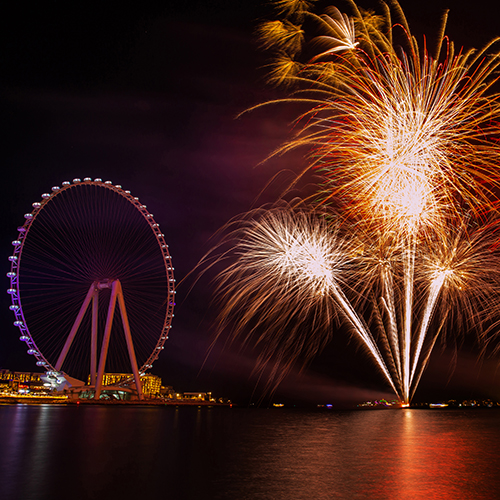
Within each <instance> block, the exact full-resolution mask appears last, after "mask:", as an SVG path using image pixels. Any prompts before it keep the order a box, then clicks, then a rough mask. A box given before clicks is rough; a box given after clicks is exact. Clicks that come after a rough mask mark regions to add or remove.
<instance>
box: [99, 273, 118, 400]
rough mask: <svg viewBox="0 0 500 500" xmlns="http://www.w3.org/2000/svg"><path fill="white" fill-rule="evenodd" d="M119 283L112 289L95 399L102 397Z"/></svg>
mask: <svg viewBox="0 0 500 500" xmlns="http://www.w3.org/2000/svg"><path fill="white" fill-rule="evenodd" d="M118 287H119V282H118V281H114V282H113V285H112V289H111V297H110V299H109V306H108V316H107V318H106V327H105V329H104V337H103V339H102V348H101V356H100V357H99V370H98V371H97V380H96V386H95V394H94V399H99V398H100V397H101V390H102V377H103V375H104V368H105V366H106V357H107V356H108V347H109V337H110V335H111V327H112V326H113V316H114V314H115V306H116V296H117V294H118Z"/></svg>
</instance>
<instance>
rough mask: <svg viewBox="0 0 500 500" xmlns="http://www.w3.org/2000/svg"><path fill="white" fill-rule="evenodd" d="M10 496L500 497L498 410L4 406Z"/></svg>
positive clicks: (1, 420)
mask: <svg viewBox="0 0 500 500" xmlns="http://www.w3.org/2000/svg"><path fill="white" fill-rule="evenodd" d="M0 457H1V462H0V498H1V499H2V500H45V499H54V500H59V499H66V498H67V499H71V500H79V499H82V500H83V499H85V500H87V499H115V498H116V499H121V500H127V499H138V498H148V499H150V498H151V499H170V500H172V499H173V500H176V499H182V500H183V499H237V500H244V499H248V500H253V499H273V500H274V499H276V500H280V499H283V500H284V499H287V500H288V499H292V500H293V499H304V500H305V499H307V500H310V499H349V500H351V499H365V498H367V499H388V498H389V499H392V498H397V499H498V498H500V477H499V471H500V410H493V409H491V410H463V411H461V410H380V411H352V412H335V411H302V410H287V409H238V408H211V409H210V408H188V407H180V408H177V409H176V408H173V407H156V408H154V407H153V408H148V407H105V406H97V407H93V406H79V407H72V406H50V405H43V406H28V405H12V406H0Z"/></svg>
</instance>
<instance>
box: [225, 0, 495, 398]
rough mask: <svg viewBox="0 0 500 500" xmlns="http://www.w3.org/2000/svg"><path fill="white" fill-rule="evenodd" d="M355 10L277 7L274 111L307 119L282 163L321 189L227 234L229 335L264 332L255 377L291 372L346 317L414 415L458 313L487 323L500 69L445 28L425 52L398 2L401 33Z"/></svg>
mask: <svg viewBox="0 0 500 500" xmlns="http://www.w3.org/2000/svg"><path fill="white" fill-rule="evenodd" d="M351 6H352V10H353V15H352V17H349V16H348V15H346V14H344V13H341V12H340V11H338V10H337V9H336V8H330V10H329V11H327V13H325V14H323V15H321V16H318V15H316V14H313V13H312V12H310V11H309V10H308V9H309V7H310V5H309V3H308V2H297V1H293V2H286V1H284V0H282V1H280V2H278V7H279V9H280V12H281V14H282V16H283V18H282V19H280V20H277V21H272V22H269V23H266V24H264V25H263V27H262V29H261V30H260V35H261V36H262V37H264V41H263V43H262V46H263V47H264V48H266V49H271V50H272V49H273V48H275V49H276V57H277V63H276V65H275V66H274V67H273V70H272V72H271V80H272V81H273V82H274V83H276V84H286V86H287V87H288V88H292V89H293V93H292V94H291V96H290V97H288V98H286V99H284V101H283V102H286V103H290V102H291V101H299V102H302V103H304V104H307V105H308V107H309V109H308V110H307V111H306V112H305V113H303V114H301V115H300V116H298V118H297V122H296V130H299V132H298V134H297V135H296V136H295V137H294V138H293V139H292V140H290V141H289V142H288V143H286V144H284V145H283V146H282V147H281V148H279V150H278V151H276V152H275V154H283V153H285V152H288V151H292V150H295V149H298V148H304V147H306V148H307V149H308V164H307V167H306V170H311V169H312V170H315V171H316V173H317V174H319V175H320V176H321V179H322V181H321V182H319V183H318V186H317V190H318V194H319V195H320V196H319V202H317V203H315V204H314V205H313V206H312V207H311V203H310V202H309V204H308V205H307V206H308V207H309V209H310V210H311V213H308V212H307V211H306V210H305V209H304V208H303V209H302V210H297V209H295V210H294V209H291V208H290V207H288V208H283V207H281V208H278V209H275V210H271V211H269V212H264V213H263V214H262V215H261V216H259V217H258V218H251V219H250V220H247V222H246V223H245V224H244V225H243V226H242V228H241V229H240V232H239V233H238V234H234V235H233V236H236V238H237V240H236V241H237V243H236V245H235V247H234V252H235V255H236V257H237V259H236V261H235V262H234V263H233V264H232V265H231V266H230V267H229V268H227V269H226V271H225V272H224V273H223V274H222V275H221V282H220V283H221V284H220V290H221V293H222V296H223V297H225V299H224V300H225V307H224V312H223V314H222V318H223V320H222V326H223V327H224V326H226V324H227V322H229V321H231V322H232V321H234V320H235V321H236V329H235V331H236V332H237V334H240V335H241V334H243V335H245V337H244V338H245V341H246V342H252V339H254V338H255V337H254V335H253V333H256V332H257V343H259V344H262V345H264V346H265V347H264V348H263V351H262V352H263V354H262V357H261V361H262V363H267V362H269V361H270V360H271V359H273V357H276V356H277V357H278V358H279V359H280V360H285V364H286V363H290V362H293V361H294V360H295V359H297V358H299V357H305V358H306V359H308V358H310V357H311V356H313V355H314V354H315V353H316V352H318V350H320V349H321V348H322V347H323V346H324V344H325V343H326V342H327V341H328V339H329V336H330V334H331V330H332V320H333V319H334V318H336V317H339V318H340V319H342V320H344V321H346V322H347V323H348V324H349V325H350V326H351V329H352V331H353V332H354V335H355V336H357V337H358V338H359V339H360V341H361V343H362V345H364V346H365V348H366V349H367V351H368V352H369V353H370V354H371V356H372V357H373V359H374V360H375V363H376V365H377V366H378V367H379V369H380V370H381V371H382V373H383V374H384V375H385V378H386V379H387V381H388V383H389V384H390V385H391V387H392V388H393V390H394V391H395V392H396V393H397V394H398V396H399V397H400V398H401V400H402V401H403V402H405V403H408V402H409V400H410V399H411V397H412V395H413V393H414V391H415V389H416V386H417V384H418V381H419V379H420V376H421V374H422V372H423V370H424V369H425V365H426V363H427V361H428V359H429V356H430V353H431V351H432V348H433V346H434V344H435V342H436V339H437V337H438V335H439V334H440V332H441V331H442V329H443V328H444V326H445V323H446V321H448V322H449V323H450V324H455V325H456V318H457V317H458V316H457V311H456V309H457V304H461V305H462V306H461V309H462V311H464V312H466V313H467V315H468V316H467V317H468V318H469V320H470V323H471V324H473V325H474V326H475V327H479V326H480V325H481V324H482V323H483V322H484V320H485V319H486V318H489V317H491V314H492V312H494V310H495V307H493V305H494V304H495V300H496V299H495V298H494V297H495V294H496V291H497V290H496V287H495V283H494V282H495V277H496V276H497V273H498V269H499V267H498V255H497V250H496V248H497V245H496V244H495V240H494V232H493V231H491V227H492V226H493V225H494V223H493V222H492V220H493V218H494V215H492V214H495V213H496V208H497V202H498V200H497V197H496V196H495V191H496V190H497V189H498V188H499V177H498V174H497V172H496V168H497V167H496V166H497V165H498V164H499V163H500V147H499V145H498V142H497V138H498V136H499V126H498V123H499V118H500V99H499V96H498V95H497V94H494V93H492V85H493V84H494V83H495V81H496V79H497V76H496V72H497V70H498V67H499V65H500V56H499V54H498V53H490V52H489V51H491V50H492V47H493V45H494V42H495V41H493V42H491V43H490V44H489V45H488V46H487V47H486V48H485V49H484V50H482V51H479V52H476V51H473V50H470V51H468V52H463V51H459V52H458V53H457V52H456V51H455V49H454V45H453V43H452V42H450V41H448V40H447V39H446V38H445V37H444V28H445V22H446V18H444V20H443V26H442V29H441V31H440V35H439V36H440V39H439V43H438V46H437V49H436V51H435V53H434V54H431V53H429V51H428V50H427V48H426V47H424V48H423V49H421V48H420V47H419V46H418V44H417V42H416V39H415V38H414V37H413V36H412V35H411V33H410V31H409V28H408V23H407V22H406V19H405V18H404V16H403V13H402V11H401V8H400V7H399V5H398V4H397V3H395V4H394V11H395V13H396V14H398V15H399V16H400V17H401V19H400V24H397V25H394V27H393V26H392V19H391V12H390V10H389V9H388V8H387V7H386V6H385V8H384V15H383V16H377V15H374V14H373V13H370V12H364V11H362V10H360V9H359V8H358V7H357V6H356V5H354V4H352V5H351ZM308 28H311V29H312V30H313V34H312V36H309V33H308ZM395 40H397V43H396V42H395ZM396 47H397V48H396ZM314 52H315V53H314ZM332 200H335V203H336V207H335V212H334V211H333V208H332V206H331V203H332ZM304 206H306V205H303V207H304ZM339 212H340V215H339ZM487 300H488V301H489V303H487V302H486V301H487ZM438 310H439V311H440V313H439V314H437V313H436V311H438ZM366 318H367V319H366ZM243 332H245V333H243ZM259 332H260V333H259ZM262 332H264V333H262Z"/></svg>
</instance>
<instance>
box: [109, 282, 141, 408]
mask: <svg viewBox="0 0 500 500" xmlns="http://www.w3.org/2000/svg"><path fill="white" fill-rule="evenodd" d="M116 281H117V282H118V285H117V286H118V287H119V291H118V306H119V307H120V314H121V317H122V323H123V332H124V333H125V339H126V341H127V349H128V356H129V358H130V364H131V366H132V373H133V374H134V379H135V387H136V389H137V395H138V397H139V399H140V400H142V399H144V395H143V394H142V385H141V377H140V376H139V368H138V367H137V358H136V356H135V350H134V343H133V342H132V334H131V333H130V325H129V322H128V316H127V310H126V308H125V300H124V298H123V291H122V285H121V283H120V281H119V280H116Z"/></svg>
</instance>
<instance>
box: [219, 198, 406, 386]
mask: <svg viewBox="0 0 500 500" xmlns="http://www.w3.org/2000/svg"><path fill="white" fill-rule="evenodd" d="M237 233H238V234H237V236H236V237H237V243H236V246H235V247H234V249H233V253H234V255H236V256H237V261H236V262H235V263H234V264H233V265H232V266H230V267H229V268H228V269H226V271H224V273H223V274H221V275H220V277H219V279H220V282H221V283H220V288H219V290H220V293H221V296H222V297H223V298H224V301H225V313H224V314H223V315H222V316H223V317H225V318H226V320H227V318H229V317H230V316H233V315H234V314H235V313H239V314H242V317H243V320H242V321H241V320H240V325H241V326H243V325H246V324H247V323H248V321H249V320H250V319H251V318H252V317H253V316H254V314H255V312H256V311H259V315H260V316H259V319H258V320H257V323H258V325H266V326H269V325H272V326H273V328H270V329H268V328H264V333H260V337H259V342H263V341H264V340H265V341H266V342H267V343H272V344H275V343H278V344H279V343H281V342H282V341H283V340H284V339H283V338H282V337H281V335H282V334H280V332H284V331H286V326H289V322H290V317H292V316H293V315H294V311H295V310H296V305H297V300H299V303H300V304H301V307H302V311H300V312H299V314H297V320H298V322H297V323H296V325H295V327H294V329H293V332H292V337H293V336H295V338H294V341H297V340H298V341H297V343H296V346H295V349H294V348H293V346H292V347H291V348H290V351H289V355H290V356H292V357H293V358H296V357H299V356H300V355H301V354H302V353H301V346H302V345H303V341H302V340H300V339H298V336H299V335H300V334H299V333H298V332H299V331H301V330H303V327H304V325H305V326H306V327H307V326H308V325H307V321H308V315H307V312H308V311H309V310H314V309H315V308H317V307H318V305H319V304H320V303H321V302H324V301H327V302H333V303H334V304H335V305H336V307H337V308H338V310H339V311H340V312H341V314H342V316H343V317H344V318H345V319H346V320H347V321H348V322H349V324H350V325H351V327H352V329H353V331H354V333H355V335H356V336H357V337H358V339H359V340H361V342H362V343H363V345H364V346H365V347H366V348H367V349H368V351H369V352H370V353H371V355H372V356H373V358H374V359H375V361H376V363H377V366H378V367H379V368H380V370H381V371H382V373H383V374H384V375H385V377H386V380H387V382H388V383H389V384H390V386H391V387H392V388H393V390H394V391H395V392H398V391H397V388H396V386H395V384H394V382H393V379H392V376H391V374H390V371H389V370H388V368H387V366H386V364H385V361H384V359H383V357H382V355H381V353H380V350H379V348H378V346H377V344H376V342H375V340H374V338H373V336H372V334H371V332H370V330H369V329H368V328H367V326H366V324H365V322H364V320H363V319H362V317H361V316H360V315H359V314H358V313H357V312H356V310H355V309H354V307H353V305H352V304H351V302H350V301H349V299H348V298H347V297H346V295H345V293H344V292H343V290H342V287H341V283H343V282H344V278H343V274H344V273H346V270H349V271H350V272H352V271H353V269H352V266H351V265H350V264H351V261H352V258H350V257H349V254H350V253H353V250H354V248H353V245H352V243H350V242H348V241H346V240H343V239H341V237H340V235H339V234H338V231H337V230H335V229H334V228H332V227H331V226H329V225H328V224H327V223H326V222H325V221H324V220H322V219H321V218H318V216H317V215H313V214H308V213H306V212H303V211H293V210H291V209H289V208H279V209H278V208H277V209H274V210H269V211H267V212H265V213H264V214H263V215H261V216H260V217H259V218H258V219H251V220H250V222H249V223H247V224H246V225H244V226H243V227H242V228H240V229H239V230H238V231H237ZM233 236H235V235H233ZM257 288H258V289H259V295H258V297H255V296H253V300H254V301H257V304H255V303H254V305H253V306H252V309H251V310H248V303H249V293H251V290H255V289H257ZM228 297H231V298H230V299H228ZM276 297H280V299H278V304H276ZM277 307H278V309H279V310H277V309H276V308H277ZM242 311H246V312H242ZM330 319H331V318H329V319H328V320H327V322H326V324H325V326H326V327H327V328H330V327H331V324H330V323H331V321H330ZM276 332H277V333H276ZM264 337H266V338H265V339H264ZM247 338H248V337H247ZM322 345H323V343H322V342H319V343H317V344H316V346H315V347H314V348H313V349H312V350H311V352H309V353H308V354H307V356H311V355H314V354H316V353H317V352H318V351H319V350H320V349H321V346H322ZM274 354H275V353H274V352H273V351H272V350H271V351H270V352H269V355H268V354H264V362H266V363H267V362H269V361H271V355H274Z"/></svg>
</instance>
